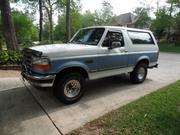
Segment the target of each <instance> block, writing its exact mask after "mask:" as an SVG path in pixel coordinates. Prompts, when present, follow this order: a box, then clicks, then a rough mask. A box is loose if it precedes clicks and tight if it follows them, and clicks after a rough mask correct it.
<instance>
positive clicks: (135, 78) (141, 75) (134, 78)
mask: <svg viewBox="0 0 180 135" xmlns="http://www.w3.org/2000/svg"><path fill="white" fill-rule="evenodd" d="M147 72H148V70H147V64H145V63H140V64H138V65H137V66H136V67H135V68H134V70H133V72H131V73H130V80H131V82H132V83H136V84H138V83H143V82H144V80H145V79H146V76H147Z"/></svg>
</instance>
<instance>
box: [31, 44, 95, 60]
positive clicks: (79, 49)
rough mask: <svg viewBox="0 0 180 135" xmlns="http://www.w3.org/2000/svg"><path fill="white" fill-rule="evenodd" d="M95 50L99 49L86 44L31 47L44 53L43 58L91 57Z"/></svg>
mask: <svg viewBox="0 0 180 135" xmlns="http://www.w3.org/2000/svg"><path fill="white" fill-rule="evenodd" d="M95 48H98V47H97V46H93V45H84V44H51V45H41V46H34V47H30V49H32V50H36V51H39V52H42V53H43V54H42V55H43V56H48V57H50V58H57V57H60V56H61V57H62V56H63V57H70V56H71V57H72V56H80V55H91V54H93V53H95V52H94V51H95V50H96V49H95Z"/></svg>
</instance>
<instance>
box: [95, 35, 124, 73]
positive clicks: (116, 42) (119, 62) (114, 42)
mask: <svg viewBox="0 0 180 135" xmlns="http://www.w3.org/2000/svg"><path fill="white" fill-rule="evenodd" d="M127 65H128V57H127V51H126V48H125V43H124V38H123V33H122V32H121V31H108V32H107V34H106V37H105V39H104V41H103V43H102V47H100V50H99V57H98V67H99V71H106V70H107V71H108V70H116V69H117V70H118V69H123V68H125V67H127Z"/></svg>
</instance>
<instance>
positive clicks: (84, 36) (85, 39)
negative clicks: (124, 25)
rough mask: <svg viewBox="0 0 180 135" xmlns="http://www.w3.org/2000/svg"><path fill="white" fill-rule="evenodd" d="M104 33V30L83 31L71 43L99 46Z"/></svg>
mask: <svg viewBox="0 0 180 135" xmlns="http://www.w3.org/2000/svg"><path fill="white" fill-rule="evenodd" d="M103 33H104V28H90V29H82V30H80V31H79V32H78V33H77V35H76V36H75V37H74V39H73V40H72V41H71V42H72V43H75V44H88V45H97V44H98V43H99V41H100V39H101V37H102V35H103Z"/></svg>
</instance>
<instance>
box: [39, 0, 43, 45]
mask: <svg viewBox="0 0 180 135" xmlns="http://www.w3.org/2000/svg"><path fill="white" fill-rule="evenodd" d="M42 31H43V11H42V0H39V42H41V41H42Z"/></svg>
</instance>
